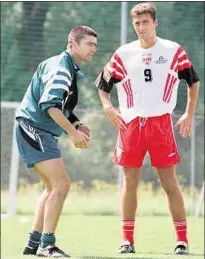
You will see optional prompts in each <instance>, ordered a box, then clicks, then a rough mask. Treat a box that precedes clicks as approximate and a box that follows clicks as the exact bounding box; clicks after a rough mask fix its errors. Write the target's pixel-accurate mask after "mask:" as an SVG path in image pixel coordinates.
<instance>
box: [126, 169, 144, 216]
mask: <svg viewBox="0 0 205 259" xmlns="http://www.w3.org/2000/svg"><path fill="white" fill-rule="evenodd" d="M140 176H141V168H124V181H123V188H122V197H121V218H122V220H126V219H134V218H135V213H136V209H137V187H138V184H139V181H140Z"/></svg>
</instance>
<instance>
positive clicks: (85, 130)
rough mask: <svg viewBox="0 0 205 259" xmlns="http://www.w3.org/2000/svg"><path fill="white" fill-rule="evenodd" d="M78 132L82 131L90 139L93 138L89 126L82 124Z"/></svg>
mask: <svg viewBox="0 0 205 259" xmlns="http://www.w3.org/2000/svg"><path fill="white" fill-rule="evenodd" d="M78 130H80V131H82V132H83V133H85V134H86V135H87V136H88V137H89V138H91V129H90V128H89V127H88V126H86V125H84V124H82V125H80V126H79V127H78Z"/></svg>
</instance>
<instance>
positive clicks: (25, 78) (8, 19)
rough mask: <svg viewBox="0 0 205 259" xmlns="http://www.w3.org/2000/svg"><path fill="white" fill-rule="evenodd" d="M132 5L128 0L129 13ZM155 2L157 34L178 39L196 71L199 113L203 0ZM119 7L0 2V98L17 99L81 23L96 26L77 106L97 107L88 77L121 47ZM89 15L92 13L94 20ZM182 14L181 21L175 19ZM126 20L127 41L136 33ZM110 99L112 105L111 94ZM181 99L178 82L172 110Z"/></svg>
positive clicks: (181, 105)
mask: <svg viewBox="0 0 205 259" xmlns="http://www.w3.org/2000/svg"><path fill="white" fill-rule="evenodd" d="M134 4H135V3H133V2H128V12H129V10H130V9H131V8H132V6H134ZM156 5H157V9H158V18H159V26H158V35H159V36H160V37H164V38H168V39H170V40H174V41H177V42H179V43H180V44H182V45H183V46H184V47H185V49H186V50H187V52H188V53H189V55H190V58H191V60H192V61H193V64H194V65H195V67H196V70H197V71H198V73H199V76H200V78H201V93H200V101H199V104H198V110H197V111H198V112H199V113H203V107H204V99H203V87H204V86H203V85H204V79H203V78H204V76H203V75H204V30H203V24H204V12H202V11H201V10H203V2H196V3H195V4H194V5H193V4H192V3H189V2H169V3H165V2H160V3H156ZM113 10H115V11H114V12H113ZM120 12H121V11H120V2H85V3H82V2H28V3H27V2H2V3H1V22H2V24H1V28H2V31H1V44H2V47H1V53H2V61H1V65H2V82H1V83H2V99H3V100H10V101H20V100H21V99H22V97H23V94H24V92H25V90H26V88H27V85H28V83H29V80H30V78H31V76H32V74H33V72H34V71H35V68H36V66H37V65H38V63H39V62H40V61H41V60H43V59H45V58H46V57H49V56H52V55H55V54H58V53H59V52H61V51H62V50H64V49H65V48H66V44H67V42H66V41H67V34H68V33H69V31H70V30H71V29H72V28H73V27H74V26H77V25H80V24H86V25H88V26H91V27H93V28H94V29H95V30H96V31H97V33H98V47H97V52H96V55H95V57H94V59H93V61H92V62H91V64H89V65H85V66H83V69H84V71H85V75H86V78H85V80H84V82H83V85H82V88H81V100H80V105H81V107H87V106H88V105H89V106H94V107H99V106H100V104H99V98H98V97H97V91H96V90H95V89H94V87H93V82H94V80H95V78H96V76H97V74H98V73H99V71H100V69H101V68H102V67H103V66H104V65H105V63H106V62H107V61H108V59H109V58H110V56H111V55H112V53H113V51H114V50H115V49H116V48H118V47H119V46H120ZM93 14H97V17H98V19H96V16H95V15H93ZM182 17H183V22H179V21H180V20H181V19H182ZM196 17H197V18H196ZM127 19H128V37H127V38H128V39H127V41H128V42H130V41H132V40H135V39H136V35H135V33H134V31H133V28H132V26H131V19H130V17H129V16H128V17H127ZM168 28H170V29H168ZM196 31H197V33H196ZM113 99H114V103H116V104H117V101H116V95H114V97H113ZM185 103H186V90H185V85H184V83H182V84H181V87H179V101H178V105H177V108H176V110H177V111H180V112H181V111H183V109H184V107H185Z"/></svg>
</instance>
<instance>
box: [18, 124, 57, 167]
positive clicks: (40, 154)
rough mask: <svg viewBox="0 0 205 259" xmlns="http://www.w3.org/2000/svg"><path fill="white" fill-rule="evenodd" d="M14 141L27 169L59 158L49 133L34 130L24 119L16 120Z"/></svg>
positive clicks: (53, 140)
mask: <svg viewBox="0 0 205 259" xmlns="http://www.w3.org/2000/svg"><path fill="white" fill-rule="evenodd" d="M16 141H17V145H18V149H19V153H20V156H21V158H22V160H23V162H24V163H25V165H26V166H27V167H33V166H34V164H35V163H38V162H40V161H45V160H49V159H54V158H60V157H61V151H60V149H59V147H58V144H57V140H56V139H55V138H54V136H53V135H52V134H50V133H49V132H46V131H43V130H41V129H37V128H35V127H34V126H33V125H31V123H30V122H29V121H28V120H26V119H18V121H17V124H16Z"/></svg>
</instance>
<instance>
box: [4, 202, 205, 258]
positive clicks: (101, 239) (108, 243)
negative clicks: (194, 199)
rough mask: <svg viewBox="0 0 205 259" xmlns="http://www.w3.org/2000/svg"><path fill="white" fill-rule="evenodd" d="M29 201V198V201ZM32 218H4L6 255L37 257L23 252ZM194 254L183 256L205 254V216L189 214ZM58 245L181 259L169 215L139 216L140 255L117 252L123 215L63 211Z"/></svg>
mask: <svg viewBox="0 0 205 259" xmlns="http://www.w3.org/2000/svg"><path fill="white" fill-rule="evenodd" d="M28 202H29V201H28ZM31 222H32V217H31V216H21V215H18V216H15V217H13V218H12V219H4V220H2V224H1V228H2V240H1V258H2V259H21V258H22V259H33V258H35V257H33V256H22V255H21V253H22V249H23V246H24V244H25V242H26V240H27V237H28V232H29V231H30V227H31ZM188 230H189V231H188V232H189V242H190V252H191V255H189V256H183V257H182V258H183V259H202V258H204V256H203V254H204V218H203V217H200V218H194V217H188ZM56 236H57V245H59V247H60V248H63V249H65V251H67V252H69V253H70V254H71V255H72V258H75V259H76V258H85V259H86V258H93V259H94V258H96V259H99V258H105V259H111V258H136V259H162V258H167V259H179V256H174V255H173V248H174V244H175V237H174V232H173V226H172V222H171V220H170V217H169V216H139V217H137V219H136V235H135V243H136V255H129V256H127V255H125V256H119V255H117V254H116V249H117V248H118V246H119V244H120V241H121V230H120V218H119V216H83V215H70V216H69V215H62V217H61V219H60V222H59V225H58V228H57V233H56Z"/></svg>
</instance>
